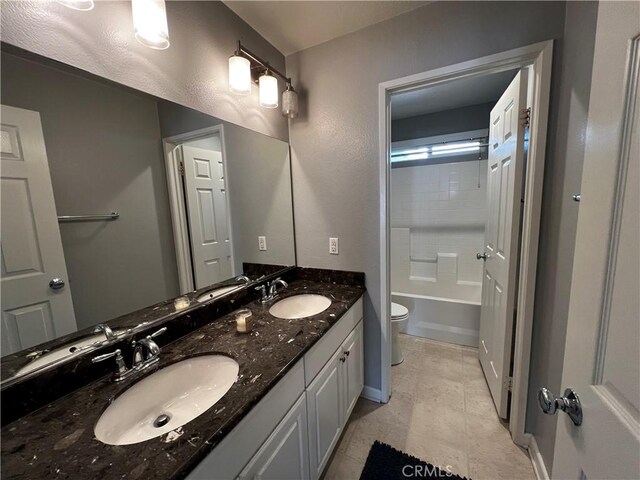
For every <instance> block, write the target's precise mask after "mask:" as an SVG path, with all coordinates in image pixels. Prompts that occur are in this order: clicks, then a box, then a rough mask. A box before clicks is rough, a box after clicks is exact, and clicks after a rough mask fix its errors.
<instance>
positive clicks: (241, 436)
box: [2, 268, 364, 480]
mask: <svg viewBox="0 0 640 480" xmlns="http://www.w3.org/2000/svg"><path fill="white" fill-rule="evenodd" d="M282 278H283V279H285V280H286V281H282V282H280V283H281V284H283V285H284V284H288V286H287V287H286V288H284V287H282V286H281V287H279V288H278V289H277V290H276V289H275V288H274V289H273V290H272V291H271V293H275V295H274V296H273V297H271V298H265V297H264V293H263V292H262V286H265V287H267V288H268V285H267V283H269V279H266V281H265V282H263V283H262V284H261V283H260V282H254V283H252V284H249V285H246V286H245V287H240V290H241V291H240V292H237V291H236V292H228V293H230V294H229V295H221V296H219V297H218V298H214V299H211V300H210V301H209V302H204V303H198V302H197V301H196V302H194V304H197V306H196V307H194V308H192V309H190V310H188V312H187V313H185V314H184V315H176V316H174V317H172V318H170V319H169V320H167V321H165V322H161V323H159V324H154V325H152V326H151V328H149V329H148V330H146V331H142V332H140V333H139V334H137V335H135V336H134V337H133V340H130V346H129V348H127V347H126V346H125V347H123V348H118V349H116V348H115V347H116V346H119V345H118V344H117V343H114V344H112V346H111V348H109V347H110V346H109V345H107V346H105V347H104V348H101V349H98V350H96V352H92V353H91V354H89V355H90V357H91V358H93V360H94V362H95V360H96V359H97V360H102V361H100V362H99V363H94V362H91V363H90V364H91V365H94V366H95V365H107V364H108V365H107V366H108V367H109V368H110V369H111V370H112V373H109V374H107V375H106V376H104V375H103V376H101V377H99V378H96V379H95V380H93V381H91V382H89V383H88V384H86V385H84V386H82V387H80V388H78V389H76V390H74V391H70V392H69V393H68V394H67V395H65V396H63V397H61V398H58V399H55V400H54V401H52V402H50V403H49V404H47V405H45V406H43V407H42V408H39V409H37V410H35V411H31V412H26V413H25V414H24V415H23V416H21V417H20V418H18V419H16V420H15V421H13V422H12V423H9V424H7V425H4V426H3V428H2V477H3V478H54V477H59V478H71V477H73V478H82V479H86V478H96V479H110V478H113V479H116V478H132V479H140V478H162V479H165V478H167V479H168V478H189V479H194V480H195V479H203V480H204V479H214V478H215V479H217V478H221V479H222V478H242V479H249V478H300V479H307V478H312V479H315V478H318V477H319V476H320V475H321V473H322V471H323V469H324V467H325V466H326V464H327V462H328V460H329V458H330V456H331V453H332V451H333V449H334V447H335V446H336V443H337V441H338V439H339V437H340V434H341V433H342V429H343V427H344V425H345V423H346V421H347V419H348V417H349V415H350V413H351V411H352V410H353V408H354V405H355V403H356V401H357V399H358V397H359V396H360V393H361V391H362V388H363V343H362V331H363V327H362V299H361V297H362V294H363V293H364V287H363V285H364V281H363V280H364V279H363V276H362V275H361V274H353V273H347V272H344V273H343V272H327V271H319V270H313V269H303V268H292V269H290V270H289V271H288V272H286V273H285V274H284V275H282ZM271 282H273V279H272V280H271ZM274 283H275V282H274ZM267 291H268V290H267ZM205 293H206V292H200V291H199V292H195V293H194V294H193V295H192V296H193V298H194V300H197V298H198V297H200V296H202V295H204V294H205ZM234 293H235V294H234ZM268 296H269V295H268ZM268 296H267V297H268ZM229 303H230V305H227V304H229ZM240 308H246V309H248V310H250V311H251V313H252V318H253V319H254V325H253V329H252V330H251V331H250V332H249V333H246V334H245V333H238V332H237V330H236V315H235V313H234V312H236V311H237V310H238V309H240ZM225 310H226V311H228V313H223V314H219V313H217V312H224V311H225ZM186 324H188V325H193V326H197V327H198V328H196V329H193V330H191V331H188V330H189V328H188V327H186V326H185V325H186ZM154 334H156V335H154ZM167 342H168V343H167ZM116 350H118V353H116ZM119 359H123V360H124V365H122V364H121V362H120V360H119ZM136 362H137V363H136ZM85 364H88V363H87V362H85V363H82V362H80V363H79V364H78V367H77V368H83V367H82V365H85ZM132 365H137V366H138V367H137V368H136V367H132ZM78 373H79V374H81V375H82V374H83V373H82V372H78ZM83 375H89V374H88V373H86V372H85V373H84V374H83ZM53 378H54V379H55V380H54V381H56V382H60V383H64V382H67V381H70V379H69V378H63V376H61V375H58V376H54V377H53ZM116 380H118V381H116ZM41 387H43V388H46V386H45V385H41ZM10 388H20V385H19V384H18V385H16V386H13V387H10ZM23 388H24V387H23ZM4 393H5V392H3V395H4Z"/></svg>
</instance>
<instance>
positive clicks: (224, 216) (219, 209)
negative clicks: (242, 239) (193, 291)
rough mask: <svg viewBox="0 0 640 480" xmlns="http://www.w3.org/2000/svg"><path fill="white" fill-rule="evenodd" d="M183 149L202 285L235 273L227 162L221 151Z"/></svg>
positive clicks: (194, 252)
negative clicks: (226, 185) (224, 160)
mask: <svg viewBox="0 0 640 480" xmlns="http://www.w3.org/2000/svg"><path fill="white" fill-rule="evenodd" d="M180 148H181V150H182V161H183V164H184V188H185V197H186V201H187V211H188V218H189V233H190V237H191V258H192V262H193V270H194V275H195V286H196V288H202V287H206V286H207V285H211V284H213V283H217V282H221V281H222V280H227V279H229V278H230V277H231V276H232V275H233V273H232V267H231V265H232V262H231V242H230V241H229V212H228V205H227V194H226V188H225V178H224V164H223V158H222V153H220V152H216V151H213V150H206V149H203V148H196V147H191V146H188V145H183V146H181V147H180Z"/></svg>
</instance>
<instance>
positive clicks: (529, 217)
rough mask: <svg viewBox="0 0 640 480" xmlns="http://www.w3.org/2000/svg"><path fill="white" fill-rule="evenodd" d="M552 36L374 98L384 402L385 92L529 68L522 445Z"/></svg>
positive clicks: (519, 326) (517, 418) (517, 411)
mask: <svg viewBox="0 0 640 480" xmlns="http://www.w3.org/2000/svg"><path fill="white" fill-rule="evenodd" d="M552 55H553V40H548V41H546V42H541V43H536V44H533V45H528V46H525V47H521V48H516V49H513V50H509V51H506V52H501V53H497V54H494V55H489V56H486V57H481V58H477V59H474V60H469V61H467V62H462V63H458V64H455V65H449V66H447V67H442V68H437V69H434V70H429V71H427V72H422V73H418V74H415V75H410V76H407V77H403V78H398V79H395V80H390V81H387V82H383V83H380V85H379V87H378V102H379V113H378V117H379V130H378V137H379V161H380V163H379V167H380V184H379V186H380V195H379V198H380V291H381V302H380V303H381V305H380V322H381V332H380V333H381V334H380V337H381V345H380V348H381V372H382V373H381V379H380V385H381V386H380V391H381V401H383V402H387V401H388V400H389V397H390V394H391V361H390V359H391V352H390V348H391V342H390V335H391V323H390V317H391V298H390V292H391V288H390V287H391V282H390V268H389V259H390V250H389V248H390V246H389V235H390V205H389V191H390V189H389V182H390V170H391V169H390V158H389V157H390V151H391V115H390V113H391V112H390V110H391V95H392V94H396V93H399V92H406V91H411V90H415V89H419V88H424V87H426V86H433V85H438V84H442V83H445V82H448V81H451V80H455V79H460V78H469V77H473V76H478V75H486V74H490V73H498V72H502V71H506V70H512V69H516V68H530V69H531V75H530V77H531V79H530V83H529V94H528V102H530V104H529V106H531V107H532V113H531V120H530V145H529V154H528V158H527V169H526V178H525V188H524V211H523V220H522V221H523V229H522V240H521V244H520V271H519V273H518V275H519V282H518V283H519V292H518V298H517V309H518V311H517V315H516V328H515V332H514V335H515V351H514V368H513V390H512V399H511V414H510V421H509V430H510V431H511V435H512V438H513V441H514V442H515V443H516V444H518V445H522V446H526V445H527V443H528V435H527V434H526V433H525V415H526V408H527V396H528V384H529V362H530V356H531V332H532V328H533V304H534V293H535V279H536V265H537V259H538V237H539V230H540V211H541V205H542V180H543V174H544V162H545V148H546V139H547V120H548V112H549V94H550V88H551V61H552Z"/></svg>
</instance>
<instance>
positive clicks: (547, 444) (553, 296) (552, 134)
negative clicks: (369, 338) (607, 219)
mask: <svg viewBox="0 0 640 480" xmlns="http://www.w3.org/2000/svg"><path fill="white" fill-rule="evenodd" d="M597 10H598V7H597V3H595V2H578V3H575V2H567V10H566V17H565V30H564V38H563V40H562V51H561V53H560V54H559V56H557V57H556V59H555V62H554V63H555V65H560V67H559V68H556V79H558V77H559V83H560V88H559V89H556V90H554V92H553V96H552V98H551V101H552V102H553V104H554V108H553V110H552V112H551V115H550V116H549V120H550V123H549V144H550V146H549V148H548V153H549V156H548V160H547V164H546V171H545V178H544V198H543V208H542V225H541V231H540V256H539V261H538V279H537V286H536V304H535V311H534V318H535V320H534V326H533V340H532V342H533V349H532V354H531V377H530V384H529V385H530V391H529V405H528V407H529V411H528V413H527V430H528V431H531V432H533V433H534V434H535V436H536V440H537V443H538V448H539V449H540V452H541V454H542V456H543V458H544V460H545V463H546V466H547V468H548V469H549V471H551V469H552V464H553V448H554V442H555V434H556V419H555V418H554V417H549V416H548V415H544V414H543V413H542V412H541V411H540V409H539V408H538V406H537V402H536V400H535V399H536V395H537V391H538V389H539V388H540V387H547V388H549V389H550V390H551V391H553V392H562V391H564V388H566V387H567V385H561V384H560V382H561V380H562V367H561V365H562V362H563V358H564V343H565V334H566V328H567V315H568V311H569V287H570V285H571V274H572V269H573V252H574V242H575V235H576V226H577V221H578V205H579V204H577V203H576V202H574V201H573V200H572V199H571V195H572V194H574V193H578V192H579V191H580V181H581V177H582V162H583V158H584V143H585V137H586V127H587V113H588V109H589V95H590V92H591V68H592V64H593V48H594V43H595V28H596V17H597Z"/></svg>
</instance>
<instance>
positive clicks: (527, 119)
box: [520, 107, 531, 128]
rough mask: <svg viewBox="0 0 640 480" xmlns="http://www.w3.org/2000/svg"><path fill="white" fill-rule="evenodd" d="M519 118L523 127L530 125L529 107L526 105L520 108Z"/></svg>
mask: <svg viewBox="0 0 640 480" xmlns="http://www.w3.org/2000/svg"><path fill="white" fill-rule="evenodd" d="M520 120H522V126H523V127H524V128H529V126H530V125H531V107H527V108H525V109H524V110H522V115H521V116H520Z"/></svg>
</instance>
